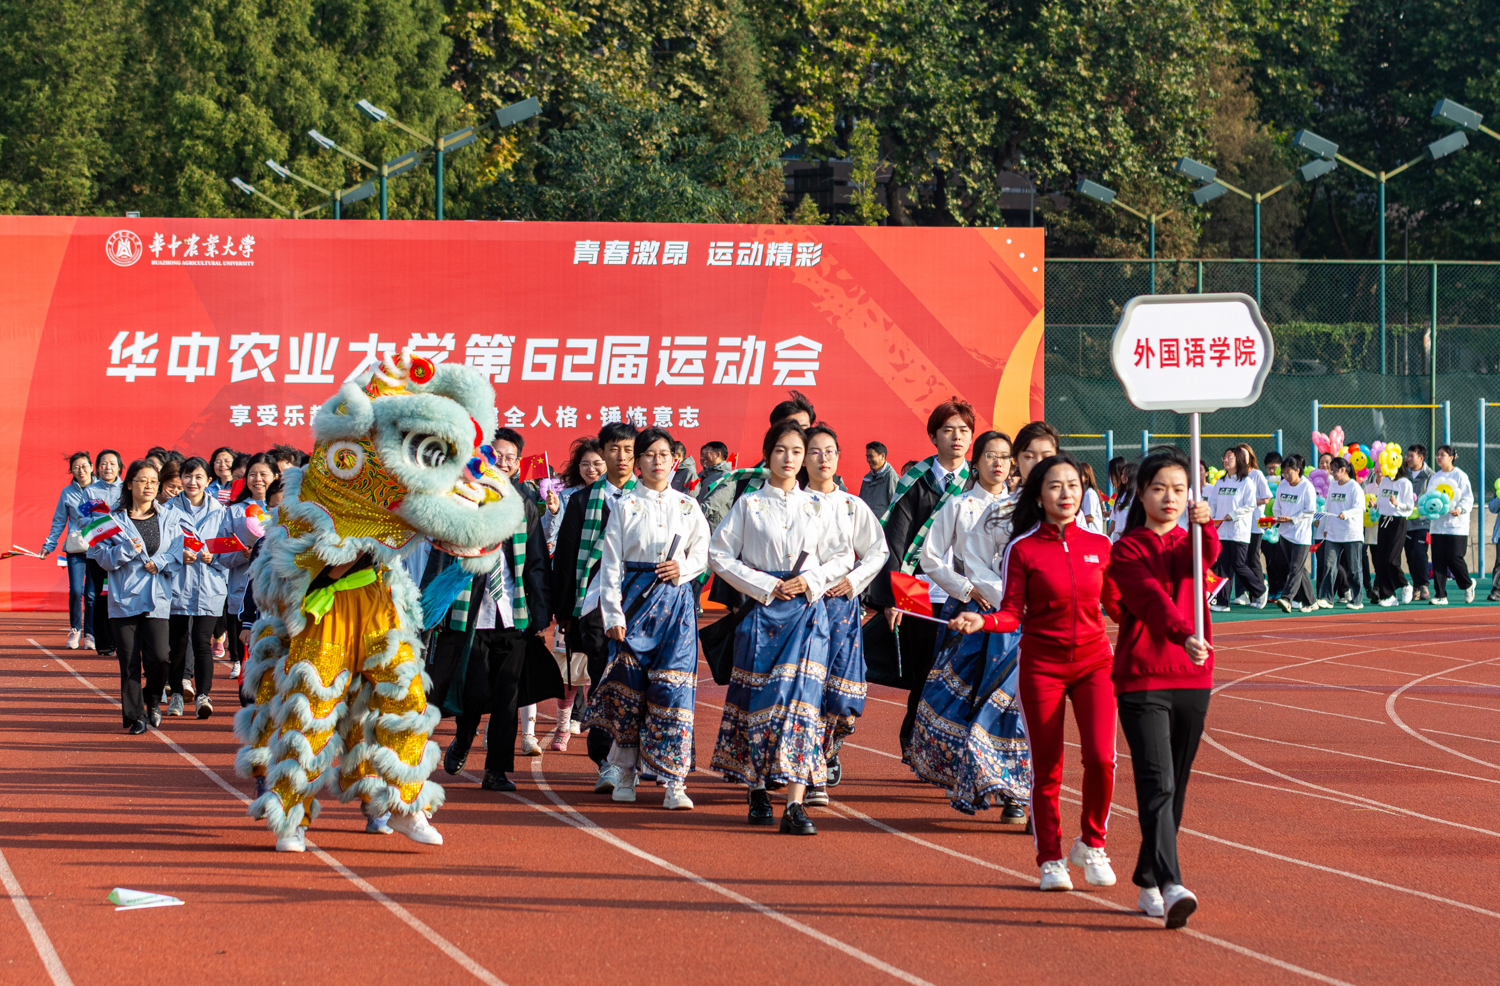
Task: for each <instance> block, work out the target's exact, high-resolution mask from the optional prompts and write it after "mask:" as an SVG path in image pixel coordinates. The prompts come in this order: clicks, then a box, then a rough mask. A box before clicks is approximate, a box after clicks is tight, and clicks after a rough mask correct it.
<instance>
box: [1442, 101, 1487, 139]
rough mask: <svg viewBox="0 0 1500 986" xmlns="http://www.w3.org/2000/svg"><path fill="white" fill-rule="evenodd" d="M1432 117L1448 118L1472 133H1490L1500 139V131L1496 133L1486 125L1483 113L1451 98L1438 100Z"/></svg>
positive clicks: (1455, 124) (1452, 122)
mask: <svg viewBox="0 0 1500 986" xmlns="http://www.w3.org/2000/svg"><path fill="white" fill-rule="evenodd" d="M1432 118H1433V119H1434V120H1446V121H1448V122H1449V123H1451V124H1453V125H1454V126H1455V127H1458V128H1460V129H1462V130H1467V131H1468V132H1469V133H1471V134H1472V133H1484V134H1489V135H1490V136H1491V137H1493V138H1495V139H1496V140H1500V133H1496V132H1495V131H1493V130H1491V129H1490V128H1489V127H1486V126H1485V125H1484V114H1483V113H1476V112H1475V111H1474V110H1471V109H1469V108H1468V107H1467V106H1463V105H1461V104H1459V103H1455V102H1454V101H1453V100H1451V99H1440V100H1438V101H1437V105H1436V106H1434V107H1433V108H1432Z"/></svg>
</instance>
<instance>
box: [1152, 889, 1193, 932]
mask: <svg viewBox="0 0 1500 986" xmlns="http://www.w3.org/2000/svg"><path fill="white" fill-rule="evenodd" d="M1161 906H1162V912H1163V913H1164V914H1165V915H1166V919H1167V927H1168V928H1181V927H1182V926H1183V925H1185V924H1187V922H1188V917H1189V916H1190V915H1192V913H1193V912H1194V911H1196V910H1197V909H1198V898H1197V897H1196V896H1194V894H1193V892H1192V891H1191V890H1189V889H1188V888H1187V887H1184V886H1183V885H1182V884H1180V883H1169V884H1167V889H1166V890H1163V891H1162V894H1161Z"/></svg>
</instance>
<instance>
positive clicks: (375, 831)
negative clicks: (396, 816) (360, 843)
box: [365, 812, 395, 835]
mask: <svg viewBox="0 0 1500 986" xmlns="http://www.w3.org/2000/svg"><path fill="white" fill-rule="evenodd" d="M394 831H395V829H393V828H391V813H390V812H386V813H385V814H384V815H372V816H370V817H369V818H366V819H365V834H366V835H390V834H391V833H392V832H394Z"/></svg>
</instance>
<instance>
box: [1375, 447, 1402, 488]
mask: <svg viewBox="0 0 1500 986" xmlns="http://www.w3.org/2000/svg"><path fill="white" fill-rule="evenodd" d="M1400 468H1401V446H1399V445H1397V444H1395V443H1394V442H1393V443H1391V444H1390V445H1387V446H1386V447H1385V448H1383V449H1381V450H1380V472H1381V474H1382V475H1384V476H1385V477H1386V478H1387V479H1394V478H1396V473H1397V471H1398V470H1400Z"/></svg>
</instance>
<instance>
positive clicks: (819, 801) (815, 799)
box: [802, 787, 828, 808]
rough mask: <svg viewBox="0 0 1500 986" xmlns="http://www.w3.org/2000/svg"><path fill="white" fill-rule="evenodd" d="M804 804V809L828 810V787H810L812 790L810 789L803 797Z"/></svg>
mask: <svg viewBox="0 0 1500 986" xmlns="http://www.w3.org/2000/svg"><path fill="white" fill-rule="evenodd" d="M802 804H803V806H804V807H807V808H827V807H828V788H827V787H810V788H808V789H807V794H805V795H803V797H802Z"/></svg>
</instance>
